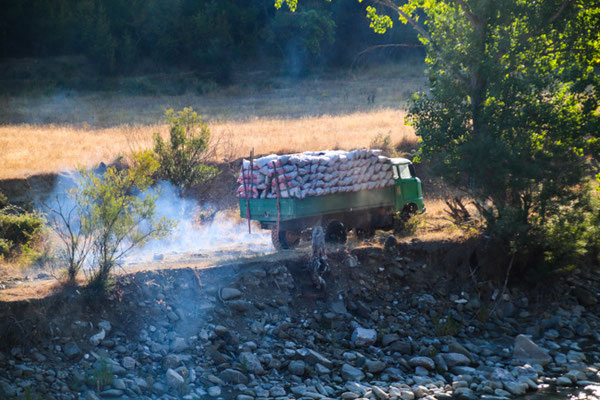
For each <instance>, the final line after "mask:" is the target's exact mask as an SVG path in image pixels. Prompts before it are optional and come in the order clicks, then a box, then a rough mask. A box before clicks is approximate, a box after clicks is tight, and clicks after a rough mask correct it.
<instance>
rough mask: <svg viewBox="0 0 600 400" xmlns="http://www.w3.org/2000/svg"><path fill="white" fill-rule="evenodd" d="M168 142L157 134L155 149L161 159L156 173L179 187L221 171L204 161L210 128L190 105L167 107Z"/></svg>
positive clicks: (206, 155)
mask: <svg viewBox="0 0 600 400" xmlns="http://www.w3.org/2000/svg"><path fill="white" fill-rule="evenodd" d="M165 117H166V120H167V124H168V125H169V135H170V137H169V142H165V141H164V140H163V139H162V138H161V137H160V135H159V134H158V133H155V134H154V153H155V154H156V157H157V159H158V162H159V164H160V165H159V167H158V170H157V175H158V176H159V178H161V179H166V180H169V181H171V182H172V183H173V184H174V185H175V186H177V187H178V188H179V189H180V190H183V189H185V188H190V187H192V186H196V185H201V184H203V183H206V182H207V181H209V180H211V179H213V178H214V177H215V176H217V175H218V173H219V171H218V170H217V168H215V167H211V166H208V165H205V164H204V163H205V162H206V161H208V158H209V156H210V154H209V151H208V150H209V142H210V130H209V129H208V126H206V124H204V123H203V122H202V119H201V118H200V116H198V114H197V113H196V112H195V111H194V110H193V109H192V108H191V107H190V108H184V109H183V111H177V112H175V111H173V110H167V111H166V113H165Z"/></svg>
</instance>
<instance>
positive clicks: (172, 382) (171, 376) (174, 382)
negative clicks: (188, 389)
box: [167, 368, 185, 387]
mask: <svg viewBox="0 0 600 400" xmlns="http://www.w3.org/2000/svg"><path fill="white" fill-rule="evenodd" d="M184 383H185V379H183V376H181V375H179V374H178V373H177V372H176V371H175V370H173V369H171V368H169V369H168V370H167V385H169V386H171V387H179V386H181V385H183V384H184Z"/></svg>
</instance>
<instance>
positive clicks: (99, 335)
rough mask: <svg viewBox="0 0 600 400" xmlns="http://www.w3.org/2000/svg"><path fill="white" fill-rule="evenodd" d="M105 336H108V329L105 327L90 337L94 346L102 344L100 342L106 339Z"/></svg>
mask: <svg viewBox="0 0 600 400" xmlns="http://www.w3.org/2000/svg"><path fill="white" fill-rule="evenodd" d="M105 337H106V331H105V330H104V329H101V330H100V332H98V333H96V334H95V335H93V336H92V337H90V343H91V344H92V345H93V346H98V345H99V344H100V342H101V341H103V340H104V338H105Z"/></svg>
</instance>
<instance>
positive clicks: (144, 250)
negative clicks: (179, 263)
mask: <svg viewBox="0 0 600 400" xmlns="http://www.w3.org/2000/svg"><path fill="white" fill-rule="evenodd" d="M156 190H157V191H158V194H159V197H158V199H157V201H156V212H157V215H159V216H164V217H166V218H169V219H171V220H173V221H174V222H175V223H176V226H175V228H174V229H173V230H172V231H171V233H170V234H169V235H168V236H167V237H165V238H163V239H159V240H152V241H150V242H148V243H146V244H145V245H144V246H143V247H141V248H138V249H136V250H134V251H132V252H131V254H130V255H129V257H128V260H129V261H133V260H136V261H139V260H143V261H146V260H151V259H153V258H155V257H157V258H158V257H160V256H161V255H169V254H184V253H202V252H207V253H209V252H212V251H217V250H248V251H252V252H254V253H257V252H270V251H273V245H272V244H271V238H270V235H269V233H268V231H263V230H261V229H260V227H259V226H258V225H257V224H256V223H253V224H252V234H249V233H248V222H247V220H244V219H241V218H240V217H239V211H238V210H225V211H220V210H218V208H217V206H216V205H214V204H211V203H205V204H203V205H201V206H199V205H198V204H197V202H196V201H195V200H192V199H183V198H181V197H179V196H177V192H176V190H175V189H174V188H173V186H172V185H170V184H169V183H168V182H161V183H160V184H159V185H158V186H157V189H156ZM155 193H156V192H155ZM203 219H204V221H203Z"/></svg>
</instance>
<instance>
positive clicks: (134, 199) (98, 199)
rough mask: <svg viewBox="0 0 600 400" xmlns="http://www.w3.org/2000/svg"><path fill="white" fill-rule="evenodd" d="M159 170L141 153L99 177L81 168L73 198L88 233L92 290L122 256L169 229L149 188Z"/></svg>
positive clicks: (103, 283)
mask: <svg viewBox="0 0 600 400" xmlns="http://www.w3.org/2000/svg"><path fill="white" fill-rule="evenodd" d="M157 168H158V163H157V162H156V160H155V159H154V157H153V155H152V154H151V153H150V152H143V153H139V154H137V155H135V156H134V158H133V166H132V167H131V168H129V169H123V170H117V169H116V168H115V167H110V168H108V169H107V170H106V171H105V172H104V174H102V175H98V174H96V173H94V171H92V170H90V169H82V170H81V171H80V173H81V179H80V181H79V185H78V188H77V189H75V190H76V192H77V196H76V197H75V198H76V199H77V201H78V204H77V208H78V213H79V218H80V220H81V226H82V230H83V231H84V232H85V233H86V234H87V235H90V236H91V237H92V245H91V246H92V247H91V254H92V256H93V261H94V266H95V270H94V271H93V273H92V275H91V277H90V282H89V283H90V286H91V287H92V288H98V289H101V290H102V289H104V288H106V284H107V283H108V282H109V278H110V273H111V271H112V270H113V268H114V267H115V266H116V265H117V264H118V262H119V260H120V259H121V258H122V257H123V256H124V255H126V254H127V253H128V252H130V251H131V250H132V249H134V248H135V247H138V246H141V245H143V244H144V243H146V242H148V241H149V240H150V239H155V238H160V237H163V236H165V235H166V234H167V233H168V232H169V230H170V229H171V228H172V225H173V224H172V222H171V221H170V220H167V219H166V218H164V217H158V216H157V215H156V197H157V194H152V193H150V192H149V188H150V186H151V185H152V183H153V179H152V174H153V173H154V172H155V171H156V169H157Z"/></svg>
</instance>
